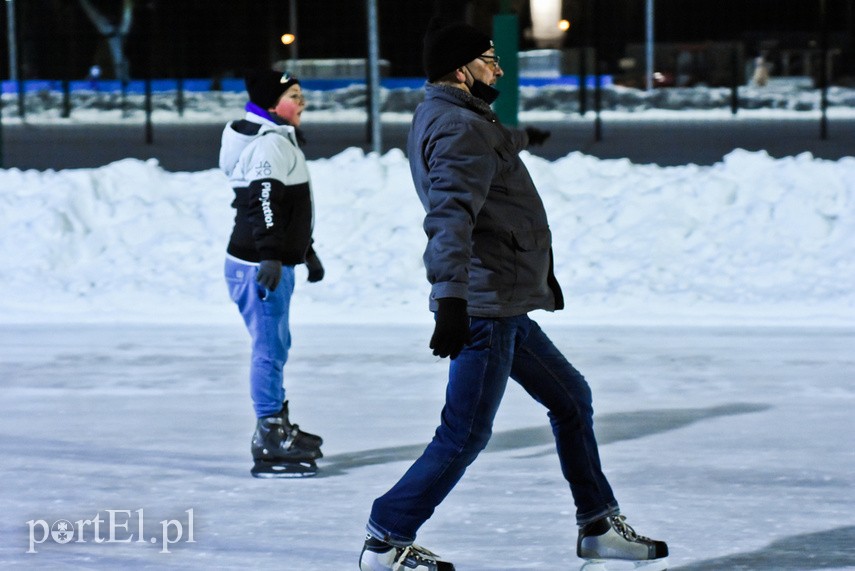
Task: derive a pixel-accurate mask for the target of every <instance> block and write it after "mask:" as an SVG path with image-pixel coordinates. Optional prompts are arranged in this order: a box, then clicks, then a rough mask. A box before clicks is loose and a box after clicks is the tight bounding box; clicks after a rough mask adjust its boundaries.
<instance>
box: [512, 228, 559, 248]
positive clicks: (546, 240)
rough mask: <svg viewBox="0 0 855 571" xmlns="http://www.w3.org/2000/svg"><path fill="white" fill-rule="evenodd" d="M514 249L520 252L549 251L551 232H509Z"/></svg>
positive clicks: (538, 230) (545, 230)
mask: <svg viewBox="0 0 855 571" xmlns="http://www.w3.org/2000/svg"><path fill="white" fill-rule="evenodd" d="M511 237H512V239H513V242H514V248H515V249H517V250H519V251H520V252H534V251H535V250H549V248H550V246H551V245H552V232H550V231H549V228H540V229H537V230H514V231H513V232H511Z"/></svg>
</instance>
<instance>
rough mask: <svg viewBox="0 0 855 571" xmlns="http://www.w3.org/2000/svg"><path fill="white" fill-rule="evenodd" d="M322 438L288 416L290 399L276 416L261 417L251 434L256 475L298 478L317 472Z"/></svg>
mask: <svg viewBox="0 0 855 571" xmlns="http://www.w3.org/2000/svg"><path fill="white" fill-rule="evenodd" d="M321 444H323V439H322V438H321V437H320V436H316V435H314V434H309V433H308V432H303V431H302V430H300V427H299V426H297V425H296V424H291V422H290V421H289V420H288V401H285V403H284V404H283V405H282V410H280V411H279V412H278V413H277V414H275V415H274V416H266V417H264V418H259V419H258V423H257V424H256V427H255V434H253V435H252V458H253V460H254V461H255V465H254V466H253V468H252V470H251V474H252V475H253V476H254V477H256V478H299V477H306V476H314V475H315V474H316V473H317V472H318V466H317V465H316V464H315V459H317V458H321V457H323V453H321Z"/></svg>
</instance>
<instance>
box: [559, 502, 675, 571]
mask: <svg viewBox="0 0 855 571" xmlns="http://www.w3.org/2000/svg"><path fill="white" fill-rule="evenodd" d="M576 555H578V556H579V557H580V558H582V559H586V560H587V562H586V563H585V564H584V565H583V566H582V570H584V571H619V570H623V569H627V570H630V569H639V570H641V569H643V570H644V571H663V570H665V569H667V568H668V560H667V559H666V558H667V557H668V545H667V544H666V543H665V542H664V541H656V540H654V539H650V538H649V537H644V536H642V535H638V534H637V533H635V530H634V529H632V528H631V527H630V526H629V525H628V524H627V523H626V518H625V517H624V516H622V515H616V516H609V517H604V518H602V519H598V520H597V521H595V522H592V523H589V524H588V525H586V526H584V527H582V529H580V530H579V539H578V541H577V542H576ZM580 571H581V570H580Z"/></svg>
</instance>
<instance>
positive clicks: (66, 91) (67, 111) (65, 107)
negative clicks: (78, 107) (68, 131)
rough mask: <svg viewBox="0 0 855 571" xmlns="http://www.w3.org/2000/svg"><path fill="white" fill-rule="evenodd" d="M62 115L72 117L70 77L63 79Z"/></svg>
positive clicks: (65, 117)
mask: <svg viewBox="0 0 855 571" xmlns="http://www.w3.org/2000/svg"><path fill="white" fill-rule="evenodd" d="M62 117H63V118H64V119H68V118H69V117H71V81H69V80H68V78H66V79H63V80H62Z"/></svg>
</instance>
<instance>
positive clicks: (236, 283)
mask: <svg viewBox="0 0 855 571" xmlns="http://www.w3.org/2000/svg"><path fill="white" fill-rule="evenodd" d="M257 273H258V266H254V265H252V264H243V263H240V262H238V261H236V260H234V259H232V258H226V265H225V276H226V284H227V285H228V287H229V295H230V296H231V298H232V301H234V302H235V303H236V304H237V306H238V309H239V310H240V314H241V316H242V317H243V321H244V323H245V324H246V329H247V331H249V335H250V337H252V362H251V364H250V369H249V392H250V396H251V397H252V405H253V408H254V409H255V415H256V416H257V417H258V418H262V417H265V416H271V415H274V414H276V413H278V412H279V411H280V410H281V409H282V403H283V402H284V401H285V386H284V383H283V378H282V369H283V368H284V367H285V362H286V361H287V360H288V350H289V349H290V348H291V332H290V330H289V328H288V310H289V308H290V305H291V294H292V293H294V266H282V281H280V282H279V285H278V286H277V287H276V289H275V290H274V291H269V290H267V289H266V288H265V287H263V286H261V285H259V284H258V282H256V281H255V276H256V274H257Z"/></svg>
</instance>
